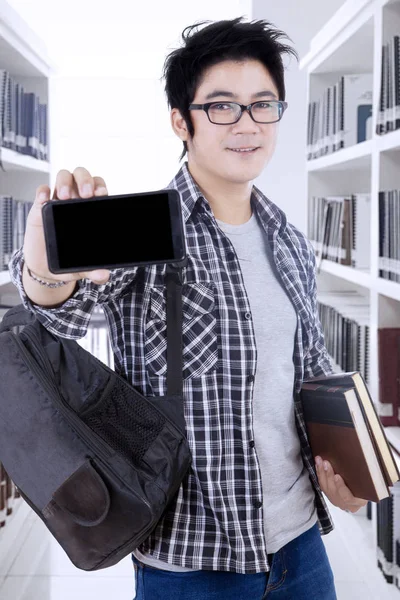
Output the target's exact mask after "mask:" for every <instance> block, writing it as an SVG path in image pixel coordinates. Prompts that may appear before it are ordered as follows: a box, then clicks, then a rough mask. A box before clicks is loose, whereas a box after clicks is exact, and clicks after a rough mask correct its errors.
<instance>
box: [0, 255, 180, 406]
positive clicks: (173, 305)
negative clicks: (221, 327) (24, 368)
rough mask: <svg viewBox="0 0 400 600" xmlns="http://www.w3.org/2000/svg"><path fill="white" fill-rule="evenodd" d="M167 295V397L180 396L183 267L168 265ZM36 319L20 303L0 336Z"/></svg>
mask: <svg viewBox="0 0 400 600" xmlns="http://www.w3.org/2000/svg"><path fill="white" fill-rule="evenodd" d="M166 292H167V394H168V396H176V395H182V393H183V355H182V354H183V341H182V326H183V318H182V266H181V265H180V264H169V265H167V270H166ZM35 321H36V316H35V315H34V313H32V312H31V311H29V310H27V309H26V308H25V307H24V305H23V304H18V305H17V306H13V307H12V308H10V309H9V310H8V311H7V312H6V314H5V315H4V317H3V319H2V321H1V322H0V333H3V332H4V331H7V330H10V329H11V328H12V327H20V326H24V325H30V324H32V323H34V322H35Z"/></svg>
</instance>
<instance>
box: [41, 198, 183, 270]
mask: <svg viewBox="0 0 400 600" xmlns="http://www.w3.org/2000/svg"><path fill="white" fill-rule="evenodd" d="M52 207H53V215H54V225H55V233H56V240H57V249H58V257H59V264H60V268H61V269H73V268H76V267H81V266H82V267H98V268H101V267H102V266H103V265H111V264H125V263H136V262H152V261H163V260H166V261H167V260H173V258H174V250H173V242H172V231H171V219H170V211H169V201H168V193H160V194H152V195H146V196H139V195H136V196H130V197H124V198H112V199H111V198H110V199H101V200H90V201H88V202H77V203H73V202H71V204H68V203H66V204H58V203H57V202H54V203H52Z"/></svg>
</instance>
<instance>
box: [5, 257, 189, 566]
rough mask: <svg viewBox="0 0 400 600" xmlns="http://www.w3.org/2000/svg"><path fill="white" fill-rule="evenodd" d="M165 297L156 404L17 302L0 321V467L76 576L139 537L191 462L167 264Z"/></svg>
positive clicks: (177, 287)
mask: <svg viewBox="0 0 400 600" xmlns="http://www.w3.org/2000/svg"><path fill="white" fill-rule="evenodd" d="M166 293H167V367H168V371H167V395H166V396H162V397H154V398H152V397H145V396H143V395H142V394H141V393H139V392H138V391H137V390H135V388H134V387H133V386H132V385H131V384H130V383H129V382H128V381H126V380H125V379H124V378H123V377H121V376H120V375H118V374H117V373H115V372H114V371H113V370H112V369H110V368H108V367H107V366H106V365H105V364H103V363H102V362H101V361H99V360H98V359H97V358H96V357H94V356H93V355H92V354H90V353H89V352H87V351H86V350H84V348H82V347H81V346H80V344H78V343H77V342H76V341H75V340H70V339H66V338H61V337H59V336H55V335H53V334H52V333H50V332H49V331H48V330H47V329H46V328H45V327H44V326H43V325H42V324H41V323H40V322H39V321H38V319H37V318H36V317H35V315H34V314H33V313H32V312H30V311H28V310H26V309H25V308H24V307H23V305H18V306H16V307H13V308H12V309H10V310H9V311H8V312H7V313H6V314H5V316H4V318H3V321H2V322H1V324H0V356H1V360H0V462H2V463H3V465H4V467H5V469H6V471H7V473H8V474H9V476H10V477H11V479H12V480H13V482H14V483H15V485H16V486H17V488H18V490H19V492H20V493H21V496H22V497H23V498H24V500H25V501H26V502H27V503H28V504H29V505H30V506H31V508H32V509H33V510H34V511H35V512H36V513H37V514H38V515H39V517H40V518H41V519H42V521H43V522H44V523H45V525H46V527H47V528H48V529H49V531H50V532H51V533H52V535H53V536H54V537H55V538H56V540H57V541H58V542H59V543H60V544H61V546H62V547H63V549H64V550H65V552H66V553H67V555H68V557H69V558H70V560H71V561H72V563H73V564H74V565H75V566H76V567H78V568H79V569H84V570H85V571H95V570H98V569H103V568H106V567H110V566H112V565H115V564H116V563H118V562H119V561H120V560H121V559H122V558H124V557H125V556H127V555H128V554H129V553H131V552H132V551H133V550H134V549H135V548H137V546H139V545H140V544H141V543H142V542H143V541H144V540H145V539H146V538H147V537H148V535H149V534H150V532H151V531H152V530H153V529H154V527H155V526H156V525H157V522H158V521H159V519H160V517H161V515H162V514H163V512H164V510H165V508H166V507H167V505H168V504H169V503H170V502H171V501H172V500H173V498H174V496H175V494H176V493H177V490H178V488H179V486H180V484H181V482H182V479H183V478H184V476H185V474H186V473H187V471H188V469H189V466H190V463H191V455H190V450H189V445H188V442H187V439H186V435H185V422H184V416H183V382H182V271H181V268H180V267H176V266H172V265H168V266H167V272H166ZM16 326H19V329H18V333H15V332H14V331H12V328H13V327H16ZM22 326H24V327H23V328H22Z"/></svg>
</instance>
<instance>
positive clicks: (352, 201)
mask: <svg viewBox="0 0 400 600" xmlns="http://www.w3.org/2000/svg"><path fill="white" fill-rule="evenodd" d="M370 204H371V196H370V194H363V193H357V194H350V195H349V196H325V197H317V196H314V197H312V198H310V200H309V219H308V237H309V238H310V240H311V242H312V244H313V246H314V248H315V254H316V257H317V258H318V261H317V267H318V269H320V268H321V263H322V260H323V259H326V260H330V261H332V262H336V263H338V264H341V265H346V266H352V267H354V268H356V269H364V270H365V269H369V267H370V221H371V206H370Z"/></svg>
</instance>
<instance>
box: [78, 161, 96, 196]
mask: <svg viewBox="0 0 400 600" xmlns="http://www.w3.org/2000/svg"><path fill="white" fill-rule="evenodd" d="M73 177H74V180H75V182H76V185H77V188H78V191H79V195H80V197H81V198H90V197H91V196H93V195H94V180H93V177H92V176H91V174H90V173H89V171H88V170H87V169H85V168H84V167H77V168H76V169H74V172H73Z"/></svg>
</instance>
